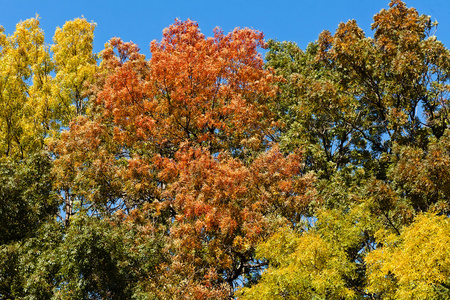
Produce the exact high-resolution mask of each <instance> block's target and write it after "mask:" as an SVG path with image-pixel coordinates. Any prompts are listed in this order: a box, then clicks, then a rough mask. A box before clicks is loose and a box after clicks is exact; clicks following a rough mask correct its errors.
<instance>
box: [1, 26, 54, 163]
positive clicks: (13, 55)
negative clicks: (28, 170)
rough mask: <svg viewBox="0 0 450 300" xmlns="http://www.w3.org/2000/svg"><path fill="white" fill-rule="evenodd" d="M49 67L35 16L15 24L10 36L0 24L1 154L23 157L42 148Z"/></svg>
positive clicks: (46, 127) (47, 122)
mask: <svg viewBox="0 0 450 300" xmlns="http://www.w3.org/2000/svg"><path fill="white" fill-rule="evenodd" d="M52 70H53V66H52V63H51V61H50V55H49V52H48V47H46V46H45V44H44V33H43V31H42V30H41V29H40V28H39V20H38V18H37V17H36V18H35V19H28V20H26V21H23V22H21V23H19V24H17V26H16V31H15V32H14V34H13V35H11V36H6V35H5V34H4V30H3V28H2V27H0V73H1V80H0V91H1V92H0V107H1V114H0V134H1V135H0V136H1V139H2V143H1V152H2V154H3V155H4V156H11V157H17V158H24V157H25V156H27V155H28V154H30V153H34V152H35V151H39V149H42V148H43V144H44V138H45V137H46V136H47V133H48V130H49V127H50V123H51V121H52V116H51V115H49V113H48V111H49V110H50V105H49V103H48V100H49V95H48V94H49V89H50V85H51V79H50V72H51V71H52ZM30 81H31V85H30Z"/></svg>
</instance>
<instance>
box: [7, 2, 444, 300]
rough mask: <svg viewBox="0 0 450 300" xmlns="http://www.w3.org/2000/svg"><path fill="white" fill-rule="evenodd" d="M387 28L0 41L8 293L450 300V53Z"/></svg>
mask: <svg viewBox="0 0 450 300" xmlns="http://www.w3.org/2000/svg"><path fill="white" fill-rule="evenodd" d="M373 21H374V22H373V24H372V30H373V31H372V36H370V35H366V33H364V32H363V30H362V29H361V28H359V27H358V24H357V23H356V21H354V20H350V21H348V22H346V23H341V24H339V26H338V28H337V30H336V32H334V33H331V32H328V31H324V32H322V33H321V34H320V35H319V36H318V39H317V40H316V41H314V42H311V43H310V44H309V45H308V46H307V47H306V49H304V50H302V49H301V48H300V47H299V46H298V45H296V44H295V43H294V42H290V41H275V40H269V41H265V40H264V35H263V33H262V32H259V31H257V30H254V29H248V28H237V29H234V30H233V31H231V32H229V33H224V32H223V31H222V30H221V29H219V28H218V29H215V30H214V32H213V34H212V37H206V36H205V35H204V34H203V33H202V32H201V31H200V28H199V25H198V24H197V23H196V22H194V21H192V20H186V21H181V20H176V21H175V22H174V23H173V24H172V25H170V26H169V27H167V28H166V29H164V31H163V34H162V38H161V40H160V41H156V40H155V41H153V42H152V43H151V46H150V50H151V57H150V58H146V57H145V55H143V54H142V53H140V49H139V47H138V45H136V44H134V43H132V42H124V41H123V40H121V39H120V38H112V39H111V40H110V41H109V42H108V43H107V44H106V45H105V48H104V50H103V51H101V52H100V53H93V39H94V30H95V27H96V24H95V23H90V22H88V21H86V20H85V19H84V18H79V19H75V20H72V21H68V22H66V24H65V25H64V26H63V27H62V28H57V29H56V32H55V34H54V37H53V44H51V45H48V44H46V43H45V42H44V32H43V30H42V29H41V28H40V27H39V18H38V17H36V18H32V19H29V20H26V21H23V22H21V23H19V24H17V26H16V30H15V31H14V33H12V34H6V33H5V31H4V30H3V28H2V27H0V183H1V184H0V222H1V225H2V226H1V227H0V228H1V229H0V233H1V234H0V298H2V299H3V298H5V299H450V261H449V257H450V253H449V250H448V244H449V243H450V223H449V216H450V129H449V124H450V123H449V122H450V114H449V109H450V107H449V98H448V96H449V92H450V51H449V50H448V49H447V48H446V47H445V46H444V45H443V43H442V42H440V41H439V40H438V39H437V38H436V36H434V29H435V28H436V26H437V23H436V22H432V21H431V17H430V16H425V15H420V14H419V13H418V12H417V11H416V10H415V9H414V8H410V7H407V5H406V4H405V3H404V2H402V1H400V0H392V1H391V2H390V3H389V8H387V9H382V10H381V11H380V12H379V13H377V14H376V15H375V16H374V18H373ZM263 49H264V50H265V52H266V57H265V59H264V58H263V56H262V54H261V52H262V50H263Z"/></svg>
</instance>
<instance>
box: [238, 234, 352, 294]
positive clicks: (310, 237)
mask: <svg viewBox="0 0 450 300" xmlns="http://www.w3.org/2000/svg"><path fill="white" fill-rule="evenodd" d="M257 253H258V257H259V258H265V259H267V260H268V261H269V262H270V266H269V268H268V269H267V270H265V271H264V272H263V275H262V279H261V281H260V282H259V283H258V284H256V285H255V286H253V287H252V288H243V289H241V290H240V291H239V292H238V297H239V299H256V298H257V299H311V298H313V297H319V298H322V297H326V298H327V299H353V297H354V296H355V293H354V292H353V291H352V290H350V289H348V288H347V287H346V283H345V280H344V277H343V275H344V274H345V275H346V276H350V274H351V272H352V266H351V264H349V263H348V262H347V259H346V254H345V252H344V251H343V250H341V249H336V247H335V245H334V244H333V243H332V242H330V241H327V240H325V239H323V238H322V237H321V236H320V235H319V234H317V233H315V232H304V233H303V234H299V233H297V232H295V231H293V230H290V229H288V228H286V227H285V228H281V229H280V230H279V231H278V232H277V233H276V234H275V235H273V236H272V237H271V238H269V240H268V241H267V242H264V243H262V244H260V245H259V246H258V249H257Z"/></svg>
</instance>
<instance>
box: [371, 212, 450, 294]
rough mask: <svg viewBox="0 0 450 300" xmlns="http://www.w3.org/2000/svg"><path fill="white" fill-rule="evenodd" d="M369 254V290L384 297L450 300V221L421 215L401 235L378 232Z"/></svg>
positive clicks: (434, 216)
mask: <svg viewBox="0 0 450 300" xmlns="http://www.w3.org/2000/svg"><path fill="white" fill-rule="evenodd" d="M377 238H378V240H379V241H378V242H379V244H380V245H382V246H381V247H379V248H378V249H376V250H375V251H372V252H371V253H369V254H368V255H367V257H366V262H367V265H368V281H369V285H368V289H369V290H370V291H371V292H374V293H378V294H380V295H384V296H383V299H405V300H406V299H450V248H449V247H448V245H450V220H449V218H448V217H446V216H436V215H434V214H431V213H426V214H421V215H418V216H417V217H416V219H415V221H414V222H413V224H411V225H410V226H408V227H406V228H405V229H404V230H403V231H402V232H401V234H400V235H396V234H391V233H388V232H386V231H384V230H380V231H378V232H377Z"/></svg>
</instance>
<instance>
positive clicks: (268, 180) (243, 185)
mask: <svg viewBox="0 0 450 300" xmlns="http://www.w3.org/2000/svg"><path fill="white" fill-rule="evenodd" d="M159 166H160V168H162V171H161V175H162V177H164V178H169V179H170V180H169V182H168V183H167V187H166V190H165V191H164V192H163V196H162V198H163V199H164V200H165V202H164V204H163V205H165V206H167V207H170V209H172V210H173V211H174V214H175V220H174V222H173V224H172V226H171V231H170V240H171V243H172V244H171V245H172V248H171V251H172V253H174V257H173V259H174V261H175V263H176V264H186V265H188V266H190V267H192V268H193V269H194V270H192V273H191V274H190V276H195V277H193V278H196V279H195V281H197V284H200V285H204V284H207V285H211V286H217V287H220V288H222V285H221V283H227V284H230V285H233V283H234V280H236V279H237V278H238V277H239V276H241V275H242V274H244V273H246V272H250V273H251V272H253V271H255V270H253V271H252V270H251V269H247V270H245V269H244V266H245V265H248V264H249V263H250V262H251V261H252V260H253V254H254V248H255V246H256V244H257V243H258V242H259V241H260V240H261V239H262V238H264V237H266V236H268V235H269V234H271V233H272V232H273V229H274V228H277V227H278V226H279V225H281V224H286V223H285V222H286V220H287V219H288V220H289V221H292V222H298V220H299V219H298V218H299V217H300V214H303V213H305V212H306V209H307V207H308V205H309V202H310V200H309V196H308V195H307V194H306V188H307V187H308V186H309V185H310V184H311V183H312V180H313V178H312V177H310V176H302V173H301V169H302V162H301V157H300V156H299V155H290V156H288V157H286V156H284V155H283V154H282V153H280V152H279V150H278V149H277V148H274V149H271V150H269V151H268V152H266V153H263V154H261V155H260V156H259V157H258V158H256V159H255V160H254V162H253V163H251V164H249V165H246V164H244V163H243V162H242V161H240V160H238V159H236V158H233V157H231V156H230V155H228V154H224V153H221V154H219V156H217V157H215V156H213V155H211V154H210V153H209V151H207V150H204V149H201V148H196V147H194V148H193V147H189V146H188V145H187V144H183V145H182V147H181V148H180V150H179V151H178V152H177V153H176V155H175V158H174V159H173V160H171V159H162V160H160V161H159ZM311 190H312V189H311ZM194 274H195V275H194ZM210 274H222V276H219V277H218V278H215V277H214V278H215V279H214V280H212V279H210V277H208V276H209V275H210ZM211 291H213V289H212V290H211Z"/></svg>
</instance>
